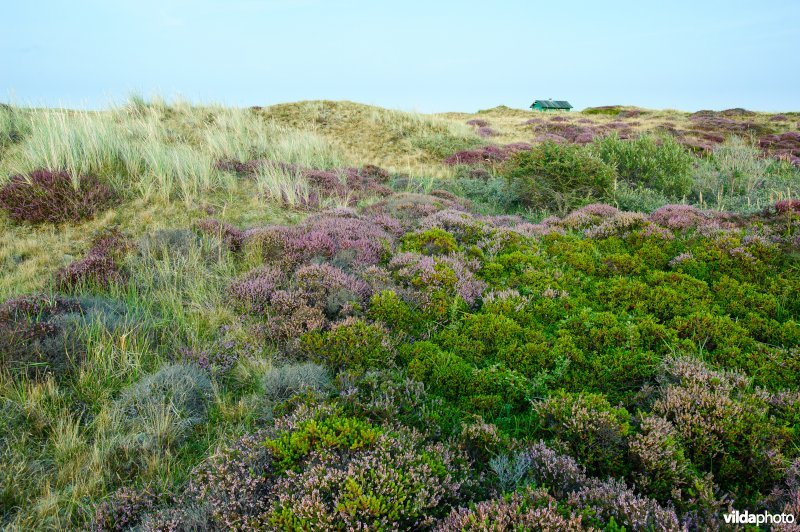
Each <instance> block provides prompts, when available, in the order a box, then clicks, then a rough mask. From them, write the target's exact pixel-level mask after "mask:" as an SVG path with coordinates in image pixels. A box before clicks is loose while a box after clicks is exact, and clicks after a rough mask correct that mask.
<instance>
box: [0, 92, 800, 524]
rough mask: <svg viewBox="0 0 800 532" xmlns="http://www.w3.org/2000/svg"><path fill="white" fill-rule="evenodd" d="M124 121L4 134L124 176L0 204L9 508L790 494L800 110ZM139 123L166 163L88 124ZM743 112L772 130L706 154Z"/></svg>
mask: <svg viewBox="0 0 800 532" xmlns="http://www.w3.org/2000/svg"><path fill="white" fill-rule="evenodd" d="M0 111H2V112H6V109H5V108H0ZM14 112H15V113H17V111H14ZM113 112H114V113H115V114H114V115H113V116H114V117H115V118H114V120H111V121H109V122H108V123H106V122H105V120H103V119H102V118H99V117H103V116H104V115H102V114H101V113H98V117H95V118H96V119H97V121H98V122H85V123H83V122H80V121H77V122H72V121H71V119H70V118H69V117H68V115H63V116H61V115H59V118H58V120H59V121H58V122H53V123H52V124H51V125H55V124H56V123H57V124H60V125H59V127H60V128H62V129H61V130H59V131H61V132H62V133H68V135H67V136H66V137H65V139H67V140H68V142H69V143H72V145H73V147H74V149H75V151H74V152H73V151H67V150H62V151H59V150H56V151H55V152H52V151H50V152H48V151H47V150H44V149H42V150H41V151H38V150H39V148H43V145H39V143H41V142H43V140H44V137H43V136H42V130H41V129H38V130H37V129H36V128H41V126H42V123H41V120H44V119H43V118H42V115H40V114H37V113H39V111H36V112H34V111H30V112H20V113H18V114H15V115H14V117H12V119H13V121H14V124H22V125H20V126H14V128H13V131H12V129H7V130H6V131H12V133H10V134H8V138H9V139H12V140H10V141H0V142H5V144H0V150H3V151H2V154H3V165H8V166H9V168H13V171H12V170H8V168H6V171H7V172H8V173H7V176H8V177H9V181H8V183H9V184H14V183H16V179H17V178H14V177H13V176H17V175H27V176H30V173H29V172H34V171H35V170H37V169H39V168H50V166H48V165H45V164H40V163H41V160H40V158H43V157H44V156H45V154H46V153H50V155H52V156H53V159H52V160H51V161H50V162H52V163H53V165H52V166H53V168H54V169H51V170H48V172H50V173H52V175H62V174H61V173H62V172H66V174H64V175H67V176H69V177H70V179H72V176H97V177H96V178H97V179H98V180H100V182H102V183H106V184H107V186H108V187H109V190H114V194H115V198H116V200H115V202H116V203H114V205H115V208H114V209H107V210H105V206H104V207H103V208H100V207H98V208H97V210H95V211H93V214H92V216H89V217H86V218H81V219H69V220H64V221H62V222H59V223H43V224H32V223H27V222H26V223H20V222H19V221H18V220H15V219H14V218H12V217H11V216H9V215H7V214H2V217H0V224H2V225H0V227H1V228H2V229H1V230H2V231H3V235H4V236H3V239H4V240H3V242H4V244H5V243H8V245H4V246H2V247H0V263H2V264H3V267H4V269H3V273H2V274H0V293H2V298H0V299H1V300H2V301H0V405H1V406H2V413H0V460H2V463H3V464H4V467H3V468H0V523H2V525H0V526H4V527H8V528H10V529H95V530H216V529H225V530H229V529H230V530H275V529H301V530H348V529H362V530H363V529H370V530H372V529H375V530H396V529H414V530H528V529H534V530H539V529H543V530H587V529H595V530H596V529H603V530H620V529H625V530H684V529H688V530H707V529H710V530H713V529H719V528H723V529H724V523H723V522H722V515H723V513H724V512H727V511H730V510H731V509H736V510H739V511H744V510H748V511H750V512H761V511H764V510H769V511H772V512H781V511H796V508H797V494H798V478H800V473H798V463H799V462H798V461H799V460H800V453H799V452H798V449H800V439H799V438H800V434H799V433H798V426H800V390H798V387H797V382H798V379H797V375H798V372H800V359H799V358H798V355H799V354H800V319H799V318H798V316H800V304H799V303H798V298H797V297H796V294H797V292H798V290H800V276H799V275H800V274H798V272H799V271H800V269H798V264H797V261H798V257H800V247H799V246H800V205H798V200H797V199H796V186H797V175H798V174H797V173H796V169H794V168H793V167H792V166H791V164H792V163H791V160H789V159H788V157H787V154H788V153H789V152H787V151H785V150H791V148H789V147H786V146H788V143H789V142H790V141H791V135H788V136H786V133H787V131H786V128H789V127H793V126H791V123H792V121H791V120H771V119H770V118H769V117H768V116H762V115H760V114H755V115H752V114H748V113H743V112H741V111H740V110H732V111H731V112H727V113H726V114H701V115H697V116H696V117H694V118H690V117H689V116H688V115H685V116H684V115H683V114H679V113H677V112H660V111H651V110H638V109H633V108H624V107H613V108H607V109H600V110H598V111H591V112H587V113H579V114H574V113H573V114H570V115H566V114H565V115H555V116H551V115H543V116H537V117H536V118H534V119H533V122H531V123H525V122H528V121H529V120H531V119H530V115H529V114H518V113H517V112H516V111H514V110H511V109H508V108H505V109H494V110H487V111H484V112H481V113H479V114H478V115H464V116H461V115H455V116H437V117H426V116H422V115H412V114H406V113H399V112H389V111H385V112H384V111H378V110H376V109H375V108H369V107H366V106H358V105H356V104H345V103H340V102H316V103H315V102H306V103H303V104H296V105H287V106H273V107H268V108H258V109H245V110H225V109H221V108H204V110H203V111H201V110H200V109H198V108H194V107H192V106H189V105H188V104H180V105H167V104H165V103H164V102H159V101H145V100H141V99H136V100H132V101H131V102H130V103H129V104H128V105H127V106H126V107H125V108H123V109H116V110H114V111H113ZM76 116H77V117H79V119H80V120H90V118H89V116H88V115H84V114H82V113H78V114H77V115H76ZM787 116H788V115H787ZM33 119H35V120H36V121H37V123H34V121H33ZM52 120H55V119H52ZM92 120H93V119H92ZM127 120H131V121H133V122H132V123H135V124H138V126H137V127H140V128H141V129H134V130H133V133H135V135H134V137H135V138H136V139H138V140H136V144H137V145H138V146H140V147H141V146H142V145H144V144H147V143H148V142H155V140H153V137H152V136H148V135H151V134H152V135H166V137H163V138H165V139H169V142H167V144H166V146H167V147H166V148H165V149H166V150H167V152H166V153H165V154H162V155H165V157H166V158H165V159H164V161H166V160H168V161H170V164H169V165H166V166H163V165H162V166H159V165H158V164H156V163H159V161H158V160H156V159H152V160H151V161H150V162H152V163H153V165H149V163H147V164H145V163H141V161H140V162H139V163H137V159H136V153H137V152H126V151H124V150H122V148H120V146H122V145H123V144H124V142H123V141H122V140H119V139H116V140H114V139H115V138H116V137H115V136H114V135H111V134H109V135H110V136H107V137H103V138H104V139H105V140H107V141H108V144H103V143H102V142H99V143H91V142H89V139H90V136H88V133H90V132H91V131H92V127H98V128H100V127H101V126H102V127H106V126H107V127H109V128H116V127H117V126H118V125H119V123H125V121H127ZM26 121H28V122H30V124H29V126H26V127H23V126H25V123H26ZM728 121H734V122H737V123H738V122H752V123H754V124H756V126H757V127H751V126H736V127H737V128H742V127H747V128H748V131H749V132H751V133H755V134H761V133H759V132H764V134H763V135H762V136H761V138H760V140H758V141H754V142H751V141H749V140H742V139H739V138H727V137H724V136H723V138H722V139H720V140H719V141H718V142H716V141H715V142H714V143H713V145H709V146H708V149H707V150H704V151H703V152H702V153H699V152H695V151H693V150H692V149H691V148H689V147H687V144H688V142H689V141H693V140H697V139H700V138H701V137H699V136H698V135H699V134H700V133H703V134H708V135H717V131H716V130H713V128H714V127H717V126H719V125H720V124H721V125H722V126H724V127H729V128H731V129H733V126H730V125H729V122H728ZM664 122H669V123H671V124H672V126H670V127H672V128H673V129H674V130H675V133H670V132H669V131H667V127H666V126H663V123H664ZM187 124H191V127H187ZM308 124H314V128H313V132H311V131H310V130H309V131H306V130H305V129H304V128H305V127H307V126H308ZM656 125H658V127H656ZM145 126H146V127H151V128H153V129H152V132H151V134H145V131H146V129H145ZM722 126H720V127H722ZM309 127H310V126H309ZM482 128H491V129H492V130H493V131H494V133H496V134H494V135H489V136H481V131H480V130H481V129H482ZM764 128H768V131H769V133H766V131H767V129H764ZM176 131H181V132H182V134H183V136H180V137H170V136H169V135H170V134H171V133H170V132H173V133H174V132H176ZM118 132H119V131H117V133H118ZM484 133H485V131H484ZM126 135H127V134H126ZM539 135H552V136H556V135H558V136H559V138H560V139H562V140H559V141H558V142H551V141H553V140H554V139H553V138H552V137H548V138H547V139H545V140H548V141H546V142H540V141H537V140H536V138H537V137H538V136H539ZM581 135H583V137H581ZM767 135H769V137H767ZM779 135H784V136H783V137H780V138H777V137H776V136H779ZM590 136H591V138H589V137H590ZM2 138H6V137H2ZM47 138H48V139H50V140H51V141H52V140H54V137H47ZM126 138H127V137H125V136H124V135H123V140H125V139H126ZM159 138H160V137H159ZM128 140H130V139H128ZM706 141H708V139H706ZM117 142H119V144H117ZM708 142H711V141H708ZM37 146H38V147H37ZM59 146H61V147H62V148H63V146H62V145H59ZM115 146H116V147H115ZM375 146H378V147H375ZM51 147H53V146H51ZM115 149H120V150H122V151H119V152H115V151H114V150H115ZM171 150H175V153H172V151H171ZM185 150H190V151H189V152H186V151H185ZM178 152H181V153H183V155H186V156H187V157H190V158H191V157H192V156H193V155H194V154H196V153H200V154H202V157H201V158H197V159H196V160H193V164H194V163H198V164H199V163H202V165H206V164H207V169H206V170H203V173H201V174H198V176H199V177H202V175H206V174H205V173H204V172H206V171H208V172H209V173H208V175H209V176H214V178H213V179H212V180H211V181H209V182H206V185H208V186H206V185H203V181H202V180H200V181H197V185H198V186H197V187H195V186H194V185H191V182H190V181H187V179H188V177H187V175H189V174H186V173H183V172H184V171H185V170H187V168H182V169H181V168H178V167H175V166H172V162H173V161H175V164H178V163H179V162H181V161H184V162H185V159H180V157H179V156H180V153H178ZM115 153H116V154H117V155H114V154H115ZM145 153H146V151H145ZM6 154H7V155H6ZM123 155H124V157H123ZM90 156H91V157H90ZM152 157H155V155H152ZM176 157H177V158H176ZM445 160H446V161H445ZM164 161H161V162H162V163H163V162H164ZM34 162H35V163H36V165H33V163H34ZM23 163H26V164H27V163H30V164H31V165H30V167H26V166H25V164H23ZM140 163H141V165H140ZM120 164H127V165H128V166H126V167H124V168H123V167H122V166H119V165H120ZM159 164H161V163H159ZM55 167H58V168H59V169H58V170H56V169H55ZM203 167H204V168H205V166H203ZM159 168H160V170H158V171H155V172H154V169H159ZM26 172H28V173H26ZM145 176H150V177H149V178H147V179H152V181H145V179H146V178H145ZM170 176H171V177H170ZM5 177H6V176H3V178H5ZM121 177H124V179H120V178H121ZM88 179H92V178H91V177H87V180H88ZM159 179H164V180H163V181H158V180H159ZM78 182H79V184H80V183H83V182H88V181H84V179H83V178H82V177H81V178H80V179H79V180H78ZM26 183H27V181H26ZM162 187H165V188H162ZM71 190H74V191H81V190H83V189H81V188H80V187H79V188H77V189H76V188H72V189H71ZM20 280H21V282H20ZM787 509H788V510H787ZM792 509H794V510H792Z"/></svg>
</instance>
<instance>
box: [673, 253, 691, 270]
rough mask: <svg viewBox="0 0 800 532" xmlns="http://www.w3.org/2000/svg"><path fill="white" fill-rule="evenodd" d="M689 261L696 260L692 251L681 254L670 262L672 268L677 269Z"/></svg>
mask: <svg viewBox="0 0 800 532" xmlns="http://www.w3.org/2000/svg"><path fill="white" fill-rule="evenodd" d="M689 260H694V254H693V253H692V252H691V251H686V252H684V253H681V254H680V255H676V256H675V257H673V258H672V260H670V261H669V265H670V267H671V268H676V267H678V266H679V265H681V264H682V263H684V262H686V261H689Z"/></svg>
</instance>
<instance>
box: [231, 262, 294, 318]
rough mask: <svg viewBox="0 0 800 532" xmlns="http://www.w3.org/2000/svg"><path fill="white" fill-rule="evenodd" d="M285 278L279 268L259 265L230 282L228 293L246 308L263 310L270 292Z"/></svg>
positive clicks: (267, 302)
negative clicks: (240, 277)
mask: <svg viewBox="0 0 800 532" xmlns="http://www.w3.org/2000/svg"><path fill="white" fill-rule="evenodd" d="M285 280H286V276H285V273H284V271H283V270H281V269H280V268H277V267H273V266H269V265H266V266H261V267H259V268H256V269H255V270H252V271H251V272H249V273H247V275H245V276H244V277H243V278H242V279H239V280H237V281H234V282H233V283H231V285H230V287H228V293H230V294H231V296H233V297H234V298H235V299H236V300H238V301H239V302H241V303H242V304H243V305H245V306H246V307H247V308H248V309H250V310H253V311H256V312H263V311H264V310H266V308H267V305H268V304H269V301H270V298H271V297H272V294H273V293H274V292H275V290H277V289H278V288H279V287H280V286H281V285H283V284H284V282H285Z"/></svg>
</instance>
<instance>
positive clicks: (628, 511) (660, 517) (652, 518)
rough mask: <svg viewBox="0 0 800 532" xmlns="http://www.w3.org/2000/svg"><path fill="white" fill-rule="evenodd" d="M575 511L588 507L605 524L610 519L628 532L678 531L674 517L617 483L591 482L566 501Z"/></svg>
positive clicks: (667, 511) (678, 523)
mask: <svg viewBox="0 0 800 532" xmlns="http://www.w3.org/2000/svg"><path fill="white" fill-rule="evenodd" d="M567 503H568V504H569V505H570V506H573V507H575V508H588V509H591V510H592V511H593V514H594V515H595V516H597V517H599V518H601V519H602V520H604V521H605V522H609V521H610V520H611V518H613V519H614V520H615V521H616V523H617V524H618V525H622V526H625V527H626V528H629V529H630V530H664V531H675V532H678V531H680V530H681V526H680V522H679V521H678V516H677V515H676V514H675V511H674V510H672V509H668V508H664V507H662V506H661V505H659V504H658V503H657V502H656V501H654V500H653V499H650V498H647V497H642V496H640V495H637V494H636V493H634V492H633V490H631V489H629V488H628V487H627V486H626V485H625V483H624V482H623V481H621V480H614V479H609V480H606V481H599V480H593V481H591V482H589V483H587V485H586V486H585V487H583V488H582V489H580V490H579V491H577V492H575V493H572V494H571V495H570V496H569V497H568V498H567Z"/></svg>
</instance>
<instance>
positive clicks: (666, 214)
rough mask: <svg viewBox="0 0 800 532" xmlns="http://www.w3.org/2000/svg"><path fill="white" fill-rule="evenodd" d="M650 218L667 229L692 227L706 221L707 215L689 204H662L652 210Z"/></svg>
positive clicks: (704, 223) (703, 223)
mask: <svg viewBox="0 0 800 532" xmlns="http://www.w3.org/2000/svg"><path fill="white" fill-rule="evenodd" d="M650 220H651V221H653V222H655V223H657V224H659V225H661V226H663V227H666V228H668V229H678V230H684V229H693V228H697V227H699V226H702V225H706V224H707V223H708V216H706V214H705V213H704V212H703V211H701V210H700V209H698V208H697V207H693V206H691V205H681V204H679V205H664V206H663V207H660V208H658V209H656V210H655V211H653V213H652V214H651V215H650Z"/></svg>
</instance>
